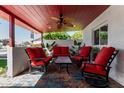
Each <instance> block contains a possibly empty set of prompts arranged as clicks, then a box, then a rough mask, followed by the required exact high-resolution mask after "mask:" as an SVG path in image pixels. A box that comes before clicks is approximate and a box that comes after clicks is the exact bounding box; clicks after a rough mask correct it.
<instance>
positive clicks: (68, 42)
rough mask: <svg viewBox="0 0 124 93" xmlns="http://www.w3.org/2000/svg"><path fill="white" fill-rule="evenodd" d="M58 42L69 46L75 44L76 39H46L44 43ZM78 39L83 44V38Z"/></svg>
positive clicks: (60, 44)
mask: <svg viewBox="0 0 124 93" xmlns="http://www.w3.org/2000/svg"><path fill="white" fill-rule="evenodd" d="M54 41H55V42H56V44H57V45H58V46H69V47H71V46H72V45H73V44H74V41H73V40H44V43H45V44H46V43H53V42H54ZM78 41H82V44H83V40H78Z"/></svg>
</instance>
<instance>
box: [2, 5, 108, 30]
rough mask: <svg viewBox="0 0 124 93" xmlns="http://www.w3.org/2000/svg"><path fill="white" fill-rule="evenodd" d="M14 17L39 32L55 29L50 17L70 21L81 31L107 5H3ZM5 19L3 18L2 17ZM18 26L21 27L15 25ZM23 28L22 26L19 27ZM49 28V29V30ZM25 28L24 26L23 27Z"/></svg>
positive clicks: (54, 23)
mask: <svg viewBox="0 0 124 93" xmlns="http://www.w3.org/2000/svg"><path fill="white" fill-rule="evenodd" d="M2 7H4V8H5V9H7V10H9V11H10V12H12V13H13V14H15V15H16V16H18V17H20V18H21V19H23V20H25V21H26V22H28V23H29V24H30V25H32V26H35V27H36V28H37V29H38V30H39V31H41V32H50V31H55V30H56V29H57V27H56V22H55V21H53V20H52V19H51V17H59V14H60V13H63V15H64V17H68V18H70V19H72V23H73V24H74V25H77V24H79V25H81V26H82V29H83V28H85V27H86V26H87V25H88V24H90V23H91V22H92V21H93V20H94V19H95V18H96V17H97V16H99V15H100V14H101V13H102V12H103V11H105V10H106V9H107V8H108V7H109V6H108V5H3V6H2ZM4 18H5V17H4ZM17 24H18V25H21V24H19V23H17ZM21 26H23V27H24V25H21ZM49 26H50V27H51V29H49ZM25 27H26V26H25Z"/></svg>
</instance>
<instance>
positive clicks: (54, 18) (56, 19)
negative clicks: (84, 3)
mask: <svg viewBox="0 0 124 93" xmlns="http://www.w3.org/2000/svg"><path fill="white" fill-rule="evenodd" d="M51 19H52V20H55V21H59V20H60V19H59V18H56V17H51Z"/></svg>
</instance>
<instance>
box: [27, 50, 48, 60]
mask: <svg viewBox="0 0 124 93" xmlns="http://www.w3.org/2000/svg"><path fill="white" fill-rule="evenodd" d="M26 51H27V53H28V55H29V58H30V59H34V58H42V57H46V55H45V52H44V51H43V49H42V48H26Z"/></svg>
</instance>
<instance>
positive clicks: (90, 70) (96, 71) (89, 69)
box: [81, 64, 107, 76]
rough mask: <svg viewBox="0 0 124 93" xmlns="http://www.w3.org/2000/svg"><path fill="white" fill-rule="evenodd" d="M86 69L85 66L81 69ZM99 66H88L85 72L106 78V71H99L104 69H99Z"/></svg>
mask: <svg viewBox="0 0 124 93" xmlns="http://www.w3.org/2000/svg"><path fill="white" fill-rule="evenodd" d="M83 67H84V64H83V65H82V67H81V68H83ZM97 67H98V66H95V65H92V64H86V67H85V68H84V69H83V71H84V72H88V73H93V74H99V75H103V76H106V75H107V72H106V71H105V70H102V69H99V68H102V67H101V66H99V68H97Z"/></svg>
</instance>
